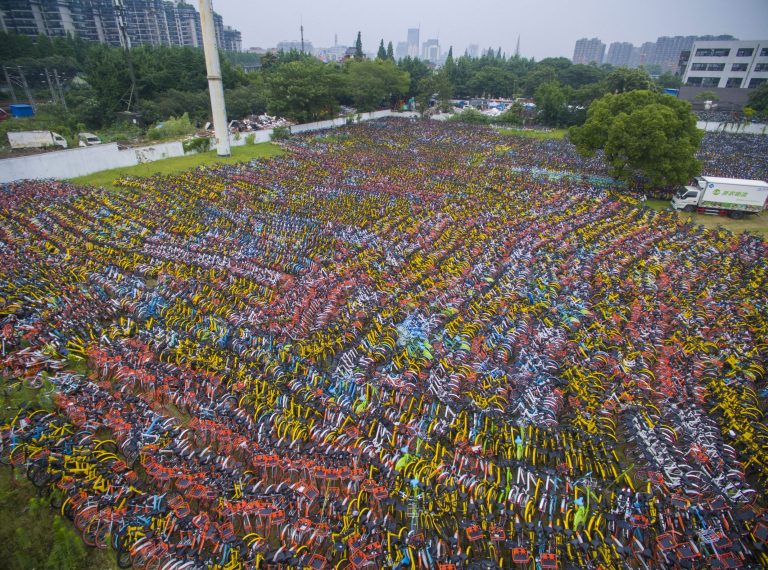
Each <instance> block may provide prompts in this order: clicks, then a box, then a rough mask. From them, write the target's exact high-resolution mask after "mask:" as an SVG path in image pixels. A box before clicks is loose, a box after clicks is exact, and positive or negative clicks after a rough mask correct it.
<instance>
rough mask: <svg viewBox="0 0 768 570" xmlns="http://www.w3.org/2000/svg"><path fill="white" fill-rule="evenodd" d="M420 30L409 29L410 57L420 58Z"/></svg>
mask: <svg viewBox="0 0 768 570" xmlns="http://www.w3.org/2000/svg"><path fill="white" fill-rule="evenodd" d="M419 47H420V44H419V28H409V29H408V55H410V56H411V57H419Z"/></svg>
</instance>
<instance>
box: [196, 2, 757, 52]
mask: <svg viewBox="0 0 768 570" xmlns="http://www.w3.org/2000/svg"><path fill="white" fill-rule="evenodd" d="M192 1H193V2H194V3H195V4H197V2H195V1H194V0H192ZM212 1H213V8H214V10H215V11H216V12H218V13H220V14H221V15H222V16H223V17H224V23H225V24H226V25H230V26H233V27H234V28H237V29H238V30H240V31H241V32H242V34H243V49H247V48H248V47H251V46H259V47H264V48H268V47H274V46H275V45H276V44H277V42H279V41H281V40H298V39H299V25H300V23H301V22H302V21H303V23H304V39H305V40H307V41H311V42H312V44H313V45H314V46H315V47H327V46H332V45H333V38H334V33H337V34H338V36H339V44H341V45H348V46H349V45H354V41H355V37H356V36H357V32H358V30H359V31H361V32H362V38H363V48H364V49H365V50H366V51H369V52H370V51H375V50H376V48H377V47H378V44H379V40H380V39H382V38H383V39H384V44H385V45H386V43H387V42H388V41H392V44H393V45H394V46H397V42H400V41H405V36H406V30H407V29H408V28H412V27H413V28H415V27H419V26H421V41H422V42H423V41H424V40H426V39H427V38H434V37H438V38H439V39H440V45H441V48H442V49H443V50H444V51H447V49H448V46H450V45H453V51H454V54H455V55H460V54H462V53H464V49H465V48H466V47H467V45H469V44H472V43H476V44H479V45H480V47H481V48H488V47H493V48H494V49H496V48H498V47H501V49H502V51H505V52H507V53H508V54H511V53H513V52H514V50H515V43H516V41H517V36H518V34H520V37H521V39H520V46H521V48H520V51H521V54H522V55H523V56H525V57H535V58H536V59H537V60H538V59H542V58H544V57H549V56H565V57H571V56H572V55H573V46H574V43H575V42H576V40H577V39H579V38H582V37H590V38H591V37H595V36H596V37H598V38H600V39H601V40H602V41H603V42H605V43H606V45H608V44H610V43H611V42H613V41H628V42H632V43H634V44H635V45H639V44H641V43H643V42H646V41H656V38H657V37H658V36H676V35H683V36H686V35H706V34H713V35H717V34H731V35H733V36H736V37H737V38H739V39H742V40H753V39H766V36H768V0H501V1H494V0H490V1H485V2H475V1H471V0H470V1H457V0H383V1H381V0H380V1H377V2H371V1H366V0H324V1H323V0H276V1H275V0H271V1H267V2H259V1H257V0H212Z"/></svg>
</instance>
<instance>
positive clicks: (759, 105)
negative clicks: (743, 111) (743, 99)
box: [749, 82, 768, 115]
mask: <svg viewBox="0 0 768 570" xmlns="http://www.w3.org/2000/svg"><path fill="white" fill-rule="evenodd" d="M749 107H750V108H751V109H754V110H755V112H757V113H759V114H761V115H768V82H766V83H763V84H762V85H761V86H760V87H758V88H757V89H753V90H752V92H751V93H750V94H749Z"/></svg>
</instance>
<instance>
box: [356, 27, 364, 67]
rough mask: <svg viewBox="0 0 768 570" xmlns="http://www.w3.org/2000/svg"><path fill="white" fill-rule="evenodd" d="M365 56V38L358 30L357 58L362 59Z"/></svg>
mask: <svg viewBox="0 0 768 570" xmlns="http://www.w3.org/2000/svg"><path fill="white" fill-rule="evenodd" d="M363 57H364V55H363V38H362V36H361V35H360V32H357V39H356V40H355V59H356V60H358V61H360V60H361V59H363Z"/></svg>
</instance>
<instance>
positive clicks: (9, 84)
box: [3, 66, 19, 103]
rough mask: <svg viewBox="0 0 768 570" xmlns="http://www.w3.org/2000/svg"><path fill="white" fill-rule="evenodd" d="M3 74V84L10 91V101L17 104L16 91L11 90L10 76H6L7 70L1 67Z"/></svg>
mask: <svg viewBox="0 0 768 570" xmlns="http://www.w3.org/2000/svg"><path fill="white" fill-rule="evenodd" d="M3 73H4V74H5V82H6V83H7V84H8V89H10V90H11V99H13V102H14V103H18V102H19V100H18V99H17V98H16V90H15V89H14V88H13V82H12V81H11V76H10V75H9V74H8V68H7V67H5V66H3Z"/></svg>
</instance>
